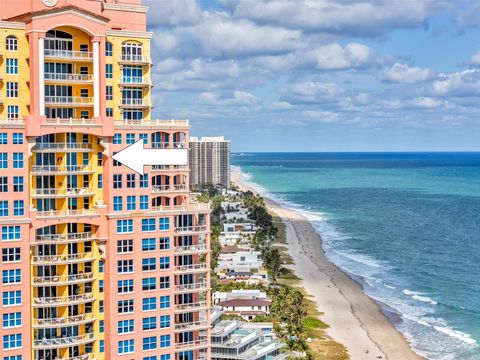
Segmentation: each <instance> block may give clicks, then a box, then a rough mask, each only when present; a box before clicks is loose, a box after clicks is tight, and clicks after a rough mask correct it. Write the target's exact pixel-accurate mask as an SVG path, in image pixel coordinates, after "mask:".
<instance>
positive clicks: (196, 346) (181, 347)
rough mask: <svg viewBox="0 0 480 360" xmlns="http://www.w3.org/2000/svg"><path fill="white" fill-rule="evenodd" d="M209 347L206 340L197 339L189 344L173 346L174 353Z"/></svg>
mask: <svg viewBox="0 0 480 360" xmlns="http://www.w3.org/2000/svg"><path fill="white" fill-rule="evenodd" d="M208 346H209V343H208V340H207V339H199V340H194V341H190V342H183V343H178V344H175V352H180V351H188V350H196V349H204V348H207V347H208Z"/></svg>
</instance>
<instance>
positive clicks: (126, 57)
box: [120, 54, 150, 64]
mask: <svg viewBox="0 0 480 360" xmlns="http://www.w3.org/2000/svg"><path fill="white" fill-rule="evenodd" d="M120 62H124V63H139V64H149V63H150V58H149V57H148V56H145V55H131V54H123V55H122V56H121V58H120Z"/></svg>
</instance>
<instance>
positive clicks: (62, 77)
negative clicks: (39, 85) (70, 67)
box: [44, 73, 93, 84]
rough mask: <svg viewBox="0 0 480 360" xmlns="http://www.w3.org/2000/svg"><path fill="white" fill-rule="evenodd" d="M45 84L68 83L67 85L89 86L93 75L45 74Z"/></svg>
mask: <svg viewBox="0 0 480 360" xmlns="http://www.w3.org/2000/svg"><path fill="white" fill-rule="evenodd" d="M44 78H45V83H69V84H91V83H93V75H91V74H56V73H45V76H44Z"/></svg>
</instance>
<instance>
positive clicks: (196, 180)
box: [189, 136, 230, 188]
mask: <svg viewBox="0 0 480 360" xmlns="http://www.w3.org/2000/svg"><path fill="white" fill-rule="evenodd" d="M189 147H190V151H189V163H190V184H191V185H202V184H214V185H222V186H223V187H225V188H227V187H229V186H230V141H229V140H225V138H224V137H223V136H216V137H202V138H197V137H191V138H190V145H189Z"/></svg>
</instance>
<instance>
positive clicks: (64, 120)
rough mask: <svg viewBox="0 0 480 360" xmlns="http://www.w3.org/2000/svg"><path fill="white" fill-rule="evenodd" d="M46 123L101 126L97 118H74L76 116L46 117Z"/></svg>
mask: <svg viewBox="0 0 480 360" xmlns="http://www.w3.org/2000/svg"><path fill="white" fill-rule="evenodd" d="M45 124H46V125H76V126H82V125H88V126H94V125H96V126H101V124H99V123H97V122H96V120H95V119H74V118H55V119H46V120H45Z"/></svg>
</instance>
